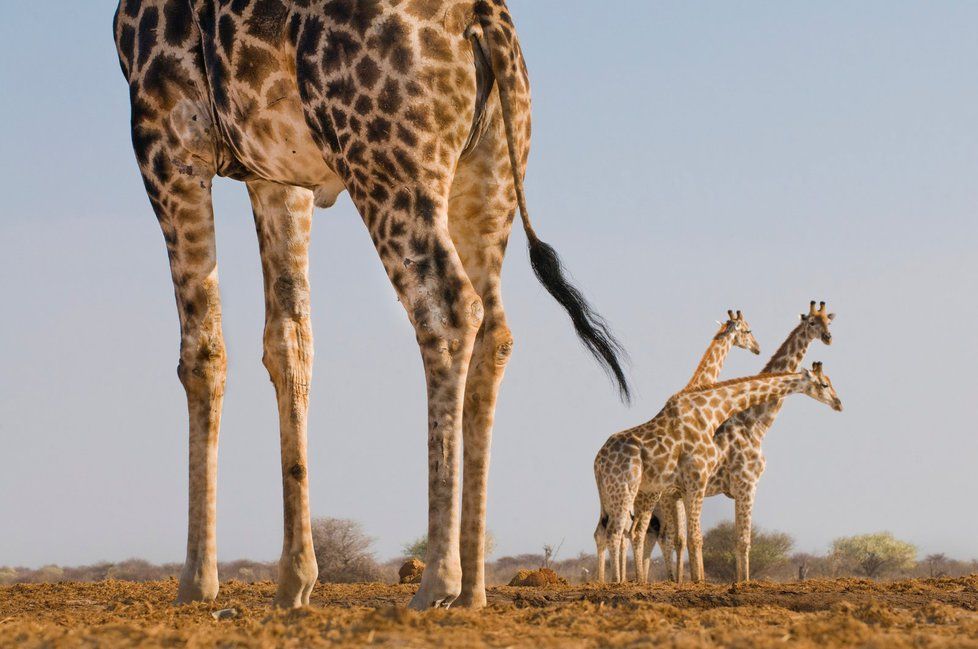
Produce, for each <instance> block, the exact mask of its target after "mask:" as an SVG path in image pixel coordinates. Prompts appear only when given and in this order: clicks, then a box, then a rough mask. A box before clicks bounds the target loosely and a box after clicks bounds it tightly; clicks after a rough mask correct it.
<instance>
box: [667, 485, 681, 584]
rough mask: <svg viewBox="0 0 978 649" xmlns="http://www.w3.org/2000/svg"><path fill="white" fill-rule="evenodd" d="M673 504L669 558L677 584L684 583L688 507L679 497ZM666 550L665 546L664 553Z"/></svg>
mask: <svg viewBox="0 0 978 649" xmlns="http://www.w3.org/2000/svg"><path fill="white" fill-rule="evenodd" d="M671 506H672V511H671V515H670V521H671V522H670V525H671V529H670V531H669V539H670V547H669V555H670V556H669V559H670V562H671V565H672V567H673V568H672V570H673V576H672V577H673V579H675V581H676V583H677V584H681V583H683V577H684V572H685V560H684V559H683V557H684V556H685V555H686V536H687V529H686V508H685V506H684V505H683V501H682V500H681V499H679V498H676V499H674V500H673V501H672V503H671ZM665 551H666V550H665V548H663V553H665Z"/></svg>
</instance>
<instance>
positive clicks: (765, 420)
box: [716, 322, 815, 446]
mask: <svg viewBox="0 0 978 649" xmlns="http://www.w3.org/2000/svg"><path fill="white" fill-rule="evenodd" d="M814 340H815V338H814V337H813V336H812V335H811V330H810V329H809V328H808V327H807V326H805V323H804V322H802V323H801V324H799V325H798V326H797V327H795V328H794V329H793V330H792V332H791V333H790V334H788V337H787V338H785V340H784V342H783V343H781V347H779V348H778V351H776V352H774V355H773V356H771V359H770V360H769V361H768V362H767V365H765V366H764V369H763V370H762V372H763V373H772V372H797V371H798V369H799V368H800V367H801V365H802V362H803V361H804V360H805V354H806V353H808V348H809V347H810V346H811V344H812V342H813V341H814ZM782 403H783V401H782V400H781V399H772V400H769V401H764V402H762V403H759V404H757V405H756V406H753V407H751V408H748V409H746V410H744V411H742V412H738V413H737V414H736V415H734V416H733V418H732V420H731V423H730V424H727V423H726V422H725V423H724V425H722V426H721V427H720V428H719V429H717V432H716V437H717V438H721V437H724V436H726V435H727V433H728V432H729V430H735V429H737V428H738V427H737V426H735V424H741V426H740V428H743V429H744V430H745V431H746V432H747V437H746V438H745V439H743V440H742V441H741V444H743V443H750V444H753V445H754V446H759V445H760V444H761V442H762V441H763V440H764V435H765V434H766V433H767V431H768V430H770V428H771V425H772V424H773V423H774V420H775V419H776V418H777V416H778V413H779V412H781V404H782ZM728 429H729V430H728Z"/></svg>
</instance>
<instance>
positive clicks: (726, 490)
mask: <svg viewBox="0 0 978 649" xmlns="http://www.w3.org/2000/svg"><path fill="white" fill-rule="evenodd" d="M834 319H835V314H834V313H829V312H828V311H827V310H826V308H825V302H821V303H819V305H818V307H817V308H816V306H815V301H814V300H812V302H811V303H810V304H809V308H808V313H802V314H801V322H800V323H799V324H798V326H796V327H795V328H794V329H793V330H792V331H791V333H790V334H788V337H787V338H786V339H785V341H784V342H783V343H782V344H781V347H779V348H778V351H776V352H775V353H774V355H773V356H772V357H771V359H770V360H769V361H768V362H767V364H766V365H765V366H764V369H763V370H761V371H762V372H796V371H798V368H799V367H801V364H802V361H803V360H804V358H805V354H806V353H807V351H808V348H809V346H810V345H811V344H812V343H813V342H814V341H816V340H821V341H822V342H823V343H824V344H826V345H831V344H832V332H831V331H830V330H829V326H830V324H831V323H832V321H833V320H834ZM781 406H782V401H781V400H780V399H778V400H772V401H766V402H764V403H762V404H758V405H756V406H754V407H752V408H749V409H747V410H744V411H743V412H739V413H737V414H735V415H734V416H733V417H731V418H730V419H728V420H727V421H725V422H723V424H722V425H721V426H720V428H718V429H717V431H716V433H715V434H714V436H713V439H714V441H715V442H716V445H717V448H718V449H719V451H720V464H719V465H718V466H717V469H716V471H714V473H713V475H712V476H711V477H710V482H709V485H708V486H707V489H706V496H707V497H710V496H716V495H719V494H724V495H725V496H727V497H728V498H731V499H733V501H734V525H735V527H736V531H737V549H736V560H737V581H747V580H749V579H750V531H751V515H752V512H753V508H754V494H755V493H756V491H757V483H758V482H759V481H760V479H761V475H762V474H763V473H764V466H765V460H764V452H763V450H762V449H761V443H762V442H763V441H764V435H765V433H767V431H768V430H769V429H770V428H771V426H772V425H773V424H774V421H775V419H776V418H777V416H778V413H779V412H780V411H781ZM674 502H675V500H674V501H673V503H674ZM671 504H672V503H670V505H671ZM666 509H667V510H669V514H667V515H675V513H674V512H673V511H671V509H670V508H669V507H666ZM662 527H663V533H670V534H673V537H674V538H673V544H675V534H674V533H673V532H672V531H671V529H670V528H669V526H668V525H662ZM676 547H678V546H676ZM680 552H681V551H680ZM678 562H679V563H680V564H681V559H679V560H678ZM677 574H679V573H678V572H677ZM679 578H680V580H681V574H679Z"/></svg>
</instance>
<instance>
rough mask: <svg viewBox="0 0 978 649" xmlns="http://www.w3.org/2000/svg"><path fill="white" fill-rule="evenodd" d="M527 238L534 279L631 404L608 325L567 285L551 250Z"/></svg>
mask: <svg viewBox="0 0 978 649" xmlns="http://www.w3.org/2000/svg"><path fill="white" fill-rule="evenodd" d="M527 234H528V239H529V248H530V265H531V266H533V272H534V273H536V276H537V279H539V280H540V283H541V284H543V286H544V288H546V289H547V292H549V293H550V294H551V295H552V296H554V299H556V300H557V301H558V302H560V305H561V306H563V307H564V310H566V311H567V314H568V315H569V316H570V317H571V321H572V322H573V323H574V329H575V330H576V331H577V335H578V337H580V339H581V342H583V343H584V346H585V347H587V349H588V351H589V352H591V354H593V355H594V357H595V358H596V359H597V360H598V362H599V363H600V364H601V366H602V367H603V368H604V370H605V371H606V372H607V373H608V375H609V376H610V377H611V378H613V379H614V381H615V383H617V384H618V393H619V395H620V396H621V400H622V401H623V402H625V403H629V402H630V401H631V388H629V386H628V380H627V379H626V378H625V372H624V370H622V367H621V364H622V359H623V358H625V356H626V355H625V350H624V348H623V347H622V346H621V343H619V342H618V341H617V340H616V339H615V337H614V335H613V334H612V333H611V331H610V330H609V329H608V323H606V322H605V321H604V318H602V317H601V316H600V315H598V314H597V313H595V312H594V309H592V308H591V305H590V304H588V302H587V300H586V299H585V298H584V295H583V294H582V293H581V292H580V291H579V290H578V289H577V288H575V287H574V286H572V285H571V283H570V282H569V281H567V277H566V275H565V274H564V269H563V266H562V265H561V263H560V257H558V256H557V251H556V250H554V249H553V248H552V247H551V246H549V245H547V244H546V243H544V242H542V241H540V240H539V239H537V238H536V236H535V235H534V234H532V233H530V232H528V233H527Z"/></svg>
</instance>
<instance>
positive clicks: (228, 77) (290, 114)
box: [196, 0, 339, 202]
mask: <svg viewBox="0 0 978 649" xmlns="http://www.w3.org/2000/svg"><path fill="white" fill-rule="evenodd" d="M259 5H260V6H259ZM196 6H197V15H198V20H199V23H200V31H201V39H202V52H203V60H204V66H205V69H206V75H207V82H208V85H209V87H210V96H211V102H212V108H213V113H214V118H215V122H216V126H217V130H218V133H219V136H220V138H221V139H222V143H223V144H224V146H225V147H226V148H227V149H228V150H229V151H230V152H231V154H232V155H233V156H234V158H235V159H236V160H237V161H238V162H239V163H240V165H241V166H243V167H244V168H245V169H246V170H247V172H248V173H249V174H252V175H256V176H259V177H261V178H264V179H266V180H271V181H275V182H280V183H285V184H290V185H299V186H302V187H308V188H311V189H316V188H321V187H322V188H329V187H333V188H335V193H338V192H339V187H338V185H339V179H338V177H337V175H336V173H335V172H334V171H333V170H332V169H331V168H330V165H329V164H328V162H327V161H326V159H325V158H324V155H323V150H322V149H321V148H320V147H319V146H318V145H317V143H316V142H315V141H314V139H313V136H312V132H311V130H310V128H309V127H308V125H307V123H306V117H305V114H304V111H303V108H302V101H301V98H300V95H299V89H298V85H297V81H296V73H295V69H296V64H295V48H294V47H293V46H292V45H291V43H290V41H289V38H288V29H289V22H290V20H291V15H290V14H291V10H290V9H289V8H288V7H287V6H286V4H285V3H281V2H278V0H272V1H264V2H260V1H259V0H248V1H246V2H235V3H225V2H220V3H217V2H215V0H196ZM333 199H335V195H334V196H333ZM326 202H329V201H326Z"/></svg>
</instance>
